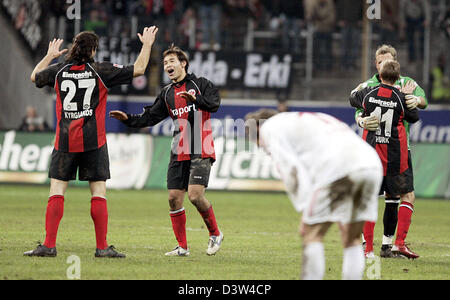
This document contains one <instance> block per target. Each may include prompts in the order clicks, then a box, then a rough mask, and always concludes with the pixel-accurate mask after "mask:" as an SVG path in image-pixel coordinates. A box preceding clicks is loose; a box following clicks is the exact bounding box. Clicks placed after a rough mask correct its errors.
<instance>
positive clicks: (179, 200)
mask: <svg viewBox="0 0 450 300" xmlns="http://www.w3.org/2000/svg"><path fill="white" fill-rule="evenodd" d="M183 198H184V193H181V192H178V191H170V192H169V198H168V200H169V207H170V209H171V210H177V209H180V208H181V207H183Z"/></svg>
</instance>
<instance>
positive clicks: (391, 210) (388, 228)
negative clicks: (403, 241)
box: [383, 197, 400, 237]
mask: <svg viewBox="0 0 450 300" xmlns="http://www.w3.org/2000/svg"><path fill="white" fill-rule="evenodd" d="M399 202H400V198H393V197H392V198H386V206H385V207H384V216H383V225H384V235H385V236H387V237H391V236H394V234H395V229H396V228H397V221H398V204H399Z"/></svg>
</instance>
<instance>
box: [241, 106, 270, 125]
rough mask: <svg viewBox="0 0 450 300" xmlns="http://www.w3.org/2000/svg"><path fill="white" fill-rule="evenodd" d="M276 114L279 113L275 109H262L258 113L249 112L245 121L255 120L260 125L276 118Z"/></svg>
mask: <svg viewBox="0 0 450 300" xmlns="http://www.w3.org/2000/svg"><path fill="white" fill-rule="evenodd" d="M276 114H278V111H276V110H275V109H269V108H260V109H258V110H257V111H254V112H249V113H248V114H246V115H245V120H246V121H248V120H255V121H256V124H259V123H260V122H261V121H265V120H267V119H269V118H271V117H273V116H275V115H276ZM260 125H262V124H260Z"/></svg>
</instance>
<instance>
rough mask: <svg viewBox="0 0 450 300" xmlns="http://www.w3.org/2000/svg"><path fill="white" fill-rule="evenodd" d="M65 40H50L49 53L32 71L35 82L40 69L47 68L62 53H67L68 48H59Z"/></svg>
mask: <svg viewBox="0 0 450 300" xmlns="http://www.w3.org/2000/svg"><path fill="white" fill-rule="evenodd" d="M63 41H64V40H62V39H53V41H50V43H49V44H48V51H47V54H46V55H45V56H44V58H43V59H42V60H41V61H40V62H39V63H38V64H37V65H36V67H35V68H34V70H33V72H32V73H31V77H30V79H31V81H32V82H35V81H36V74H37V73H39V72H40V71H42V70H44V69H45V68H47V67H48V66H49V65H50V63H51V62H52V61H53V60H54V59H55V58H58V57H60V56H61V55H63V54H64V53H66V52H67V51H68V50H67V49H63V50H61V51H60V50H59V48H60V47H61V44H62V43H63Z"/></svg>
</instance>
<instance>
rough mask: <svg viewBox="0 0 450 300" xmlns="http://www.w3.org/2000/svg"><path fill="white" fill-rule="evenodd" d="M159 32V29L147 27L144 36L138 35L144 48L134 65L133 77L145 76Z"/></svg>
mask: <svg viewBox="0 0 450 300" xmlns="http://www.w3.org/2000/svg"><path fill="white" fill-rule="evenodd" d="M157 32H158V27H156V26H151V27H145V28H144V31H143V32H142V34H140V33H138V37H139V39H140V40H141V42H142V48H141V52H140V53H139V56H138V57H137V59H136V61H135V63H134V72H133V77H138V76H141V75H144V73H145V69H147V65H148V62H149V60H150V54H151V50H152V45H153V43H154V42H155V37H156V33H157Z"/></svg>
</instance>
